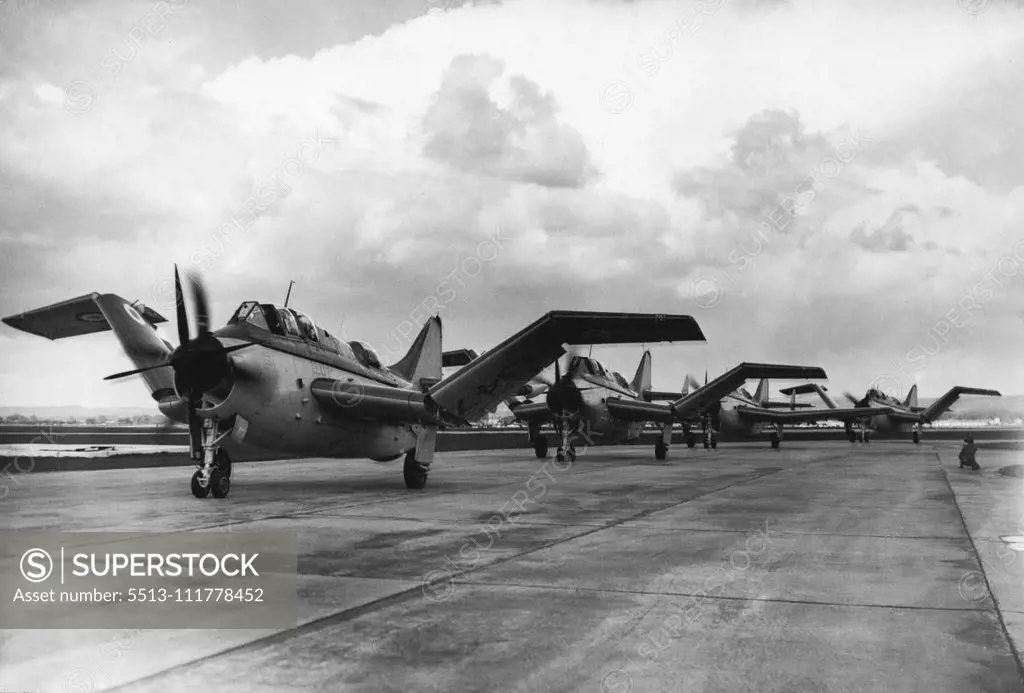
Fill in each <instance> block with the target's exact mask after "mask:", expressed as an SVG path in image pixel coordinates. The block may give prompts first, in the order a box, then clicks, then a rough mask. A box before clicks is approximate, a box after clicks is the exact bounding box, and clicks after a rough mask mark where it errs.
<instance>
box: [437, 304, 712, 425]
mask: <svg viewBox="0 0 1024 693" xmlns="http://www.w3.org/2000/svg"><path fill="white" fill-rule="evenodd" d="M682 341H704V333H703V332H702V331H701V329H700V326H699V325H698V324H697V321H696V320H694V319H693V317H691V316H689V315H649V314H642V313H599V312H583V311H578V312H573V311H553V312H551V313H548V314H547V315H545V316H543V317H542V318H540V319H539V320H537V321H536V322H534V323H532V324H531V325H529V326H527V327H526V328H524V329H523V330H521V331H520V332H518V333H517V334H515V335H513V336H512V337H510V338H508V339H507V340H505V341H504V342H502V343H501V344H499V345H498V346H497V347H495V348H494V349H491V350H490V351H488V352H487V353H485V354H483V355H482V356H480V357H478V358H476V359H474V360H473V361H471V362H470V363H469V364H468V365H466V366H465V367H463V368H462V370H460V371H458V372H457V373H453V374H452V375H450V376H448V377H447V378H445V379H444V380H442V381H441V382H440V383H437V384H436V385H434V386H433V387H432V388H430V390H429V392H428V396H429V399H430V400H431V401H432V402H433V403H434V404H436V405H437V406H438V407H439V408H440V409H442V410H444V412H445V413H447V414H448V415H450V416H453V417H455V418H456V419H458V420H462V421H473V420H475V419H478V418H480V417H482V416H484V415H485V414H486V413H487V412H488V411H490V410H491V409H493V408H494V407H496V406H497V405H498V403H500V402H502V401H504V400H507V399H508V398H509V397H511V396H513V395H514V394H516V392H517V391H518V390H519V389H520V388H521V387H522V386H523V384H524V383H526V382H527V381H529V380H530V378H532V377H533V376H535V375H536V374H537V373H539V372H540V371H542V370H543V369H544V368H546V367H547V366H548V365H549V364H551V362H553V361H554V360H555V359H557V358H559V357H560V356H562V354H564V353H565V349H564V348H563V345H564V344H569V345H573V344H638V343H645V342H682Z"/></svg>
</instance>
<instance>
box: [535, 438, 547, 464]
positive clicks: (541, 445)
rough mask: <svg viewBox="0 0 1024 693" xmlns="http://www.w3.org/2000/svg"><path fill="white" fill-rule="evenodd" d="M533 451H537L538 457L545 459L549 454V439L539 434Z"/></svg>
mask: <svg viewBox="0 0 1024 693" xmlns="http://www.w3.org/2000/svg"><path fill="white" fill-rule="evenodd" d="M533 451H534V452H536V453H537V459H541V460H542V459H544V458H545V457H547V456H548V439H547V438H545V437H544V436H541V435H539V436H537V439H536V440H535V441H534V442H533Z"/></svg>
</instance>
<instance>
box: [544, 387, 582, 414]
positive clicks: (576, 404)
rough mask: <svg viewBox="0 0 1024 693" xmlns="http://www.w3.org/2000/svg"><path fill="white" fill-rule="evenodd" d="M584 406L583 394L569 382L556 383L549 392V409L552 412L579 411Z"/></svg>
mask: <svg viewBox="0 0 1024 693" xmlns="http://www.w3.org/2000/svg"><path fill="white" fill-rule="evenodd" d="M582 405H583V393H581V392H580V391H579V388H577V387H576V385H574V384H573V383H571V382H569V381H562V382H559V383H556V384H555V386H554V387H553V388H551V389H550V390H548V409H550V410H551V411H554V412H559V411H577V410H579V408H580V407H581V406H582Z"/></svg>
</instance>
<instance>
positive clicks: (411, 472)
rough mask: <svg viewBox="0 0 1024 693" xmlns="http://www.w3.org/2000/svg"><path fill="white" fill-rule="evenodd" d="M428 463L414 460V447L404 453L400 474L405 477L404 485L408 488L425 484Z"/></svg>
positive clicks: (428, 468)
mask: <svg viewBox="0 0 1024 693" xmlns="http://www.w3.org/2000/svg"><path fill="white" fill-rule="evenodd" d="M429 471H430V465H429V464H424V463H422V462H417V461H416V448H413V449H412V450H410V451H409V452H407V453H405V465H404V466H403V467H402V475H403V476H404V477H405V487H406V488H409V489H416V490H419V489H422V488H426V486H427V472H429Z"/></svg>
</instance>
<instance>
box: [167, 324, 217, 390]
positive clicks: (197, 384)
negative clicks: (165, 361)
mask: <svg viewBox="0 0 1024 693" xmlns="http://www.w3.org/2000/svg"><path fill="white" fill-rule="evenodd" d="M171 368H173V369H174V388H175V389H176V390H177V391H178V394H179V395H180V396H183V397H184V396H186V395H187V394H188V393H190V392H193V393H196V394H200V395H201V394H202V393H204V392H207V391H209V390H212V389H213V388H215V387H216V386H217V384H218V383H220V382H221V381H222V380H223V379H224V378H225V377H226V376H227V375H228V373H229V372H230V364H229V362H228V355H227V352H226V351H225V348H224V345H223V344H221V343H220V340H218V339H217V338H216V337H213V336H212V335H209V334H207V335H205V336H202V337H198V338H196V339H193V340H192V341H190V342H188V343H186V344H184V345H182V346H180V347H178V348H177V349H175V350H174V353H173V354H171Z"/></svg>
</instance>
